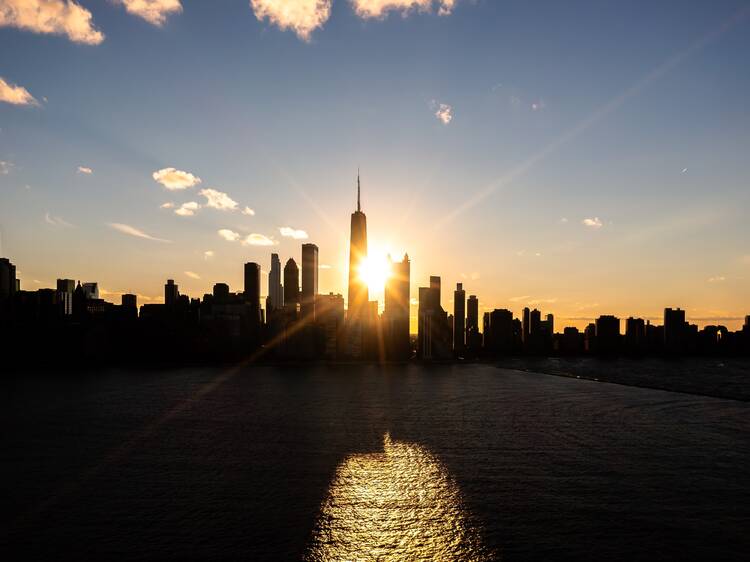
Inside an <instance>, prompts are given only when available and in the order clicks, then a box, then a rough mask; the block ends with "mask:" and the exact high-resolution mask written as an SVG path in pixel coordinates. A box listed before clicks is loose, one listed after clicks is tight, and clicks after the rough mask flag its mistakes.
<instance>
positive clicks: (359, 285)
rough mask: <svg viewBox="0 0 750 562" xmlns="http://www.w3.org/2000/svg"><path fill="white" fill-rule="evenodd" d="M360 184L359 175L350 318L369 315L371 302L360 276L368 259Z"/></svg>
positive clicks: (352, 241) (352, 238)
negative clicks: (368, 310)
mask: <svg viewBox="0 0 750 562" xmlns="http://www.w3.org/2000/svg"><path fill="white" fill-rule="evenodd" d="M360 196H361V193H360V182H359V174H357V210H356V211H355V212H353V213H352V219H351V233H350V238H349V294H348V303H347V305H348V311H347V316H348V317H349V318H352V319H355V318H362V317H365V316H366V314H367V303H368V302H369V300H370V295H369V291H368V288H367V283H366V282H365V280H364V279H362V277H361V276H360V270H361V267H362V264H363V263H364V261H365V260H366V259H367V217H366V216H365V214H364V213H363V212H362V205H361V199H360Z"/></svg>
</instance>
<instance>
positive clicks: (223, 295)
mask: <svg viewBox="0 0 750 562" xmlns="http://www.w3.org/2000/svg"><path fill="white" fill-rule="evenodd" d="M213 295H214V302H215V303H216V304H220V303H221V304H224V303H226V302H228V301H229V285H227V284H226V283H215V284H214V291H213Z"/></svg>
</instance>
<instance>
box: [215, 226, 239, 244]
mask: <svg viewBox="0 0 750 562" xmlns="http://www.w3.org/2000/svg"><path fill="white" fill-rule="evenodd" d="M219 236H221V237H222V238H223V239H224V240H226V241H227V242H237V240H239V239H240V233H239V232H235V231H234V230H229V229H228V228H222V229H221V230H219Z"/></svg>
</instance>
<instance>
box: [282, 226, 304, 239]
mask: <svg viewBox="0 0 750 562" xmlns="http://www.w3.org/2000/svg"><path fill="white" fill-rule="evenodd" d="M279 232H280V233H281V235H282V236H284V237H286V238H294V239H295V240H305V239H307V238H309V236H308V235H307V232H305V231H304V230H297V229H295V228H292V227H291V226H280V227H279Z"/></svg>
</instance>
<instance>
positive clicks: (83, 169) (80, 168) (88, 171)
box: [78, 166, 94, 176]
mask: <svg viewBox="0 0 750 562" xmlns="http://www.w3.org/2000/svg"><path fill="white" fill-rule="evenodd" d="M78 173H79V174H86V175H87V176H90V175H91V174H93V173H94V170H92V169H91V168H89V167H88V166H78Z"/></svg>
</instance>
